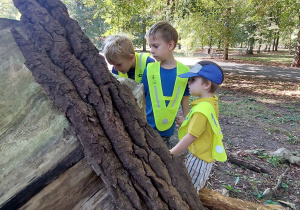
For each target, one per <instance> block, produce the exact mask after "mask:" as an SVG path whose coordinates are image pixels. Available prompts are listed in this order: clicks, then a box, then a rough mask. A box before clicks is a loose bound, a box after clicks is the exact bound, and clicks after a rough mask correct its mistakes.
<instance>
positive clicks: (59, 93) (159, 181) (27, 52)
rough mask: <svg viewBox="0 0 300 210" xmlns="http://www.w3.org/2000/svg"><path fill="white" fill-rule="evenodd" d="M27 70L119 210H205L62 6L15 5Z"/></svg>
mask: <svg viewBox="0 0 300 210" xmlns="http://www.w3.org/2000/svg"><path fill="white" fill-rule="evenodd" d="M13 1H14V4H15V6H16V7H17V8H18V9H19V11H20V12H21V14H22V17H21V22H22V26H23V31H24V33H25V34H26V36H27V38H26V37H25V36H23V35H21V34H23V33H20V32H19V31H18V30H16V29H13V30H12V34H13V36H14V38H15V40H16V42H17V44H18V46H19V48H20V50H21V51H22V53H23V56H24V57H25V60H26V63H25V64H26V66H27V67H28V69H30V70H31V71H32V74H33V76H34V78H35V80H36V81H37V82H38V83H39V84H40V85H41V86H42V87H43V89H44V91H45V93H46V94H47V96H48V97H49V99H50V100H52V101H53V103H54V104H55V106H56V107H57V108H58V109H59V110H60V111H61V112H62V113H64V114H65V116H66V118H67V119H68V120H69V122H70V124H71V125H72V126H73V127H74V128H75V132H76V134H77V136H78V138H79V140H80V143H81V144H82V146H83V148H84V153H85V156H86V158H87V160H88V162H89V164H90V165H91V167H92V168H93V170H94V171H95V172H96V173H97V175H99V176H101V178H102V179H103V181H104V183H105V185H106V187H107V188H108V189H109V191H110V193H111V195H112V196H113V198H114V201H115V203H116V205H117V206H118V208H119V209H203V206H202V204H201V202H200V200H199V198H198V196H197V193H196V190H195V189H194V188H193V185H192V183H191V181H190V177H189V175H188V174H187V171H186V169H185V166H184V164H183V163H182V162H181V161H180V160H179V159H178V158H173V156H171V155H170V153H169V151H168V148H167V147H166V146H165V144H164V143H163V141H162V139H161V138H160V136H159V135H158V133H157V132H156V131H155V130H153V129H152V128H151V126H150V125H148V123H147V122H146V120H145V119H144V118H143V117H142V114H141V111H140V110H139V107H138V106H137V104H136V102H135V99H134V97H133V95H132V94H131V91H130V90H129V89H128V88H127V87H126V86H124V85H121V84H120V83H119V82H118V81H117V80H116V79H115V78H114V77H113V76H112V75H111V74H110V72H109V71H108V68H107V64H106V62H105V59H104V57H102V56H101V55H100V54H99V52H98V50H97V49H96V47H95V46H94V45H93V44H92V43H91V41H90V40H89V39H88V38H87V37H86V36H85V35H84V33H83V32H82V30H81V29H80V26H79V25H78V23H77V22H76V21H74V20H73V19H71V18H70V17H69V15H68V12H67V8H66V7H65V6H64V5H63V4H62V3H61V2H60V1H59V0H13Z"/></svg>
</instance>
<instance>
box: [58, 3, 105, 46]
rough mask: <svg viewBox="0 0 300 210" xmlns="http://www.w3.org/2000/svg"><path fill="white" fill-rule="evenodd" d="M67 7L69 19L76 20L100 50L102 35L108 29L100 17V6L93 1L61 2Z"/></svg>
mask: <svg viewBox="0 0 300 210" xmlns="http://www.w3.org/2000/svg"><path fill="white" fill-rule="evenodd" d="M63 3H64V4H65V5H66V6H67V8H68V10H69V13H70V14H71V17H72V18H74V19H76V20H77V21H78V23H79V25H80V27H81V28H82V30H83V31H84V33H85V34H86V35H87V36H88V37H89V38H90V40H91V41H92V42H93V44H94V45H95V46H96V47H97V48H98V49H101V48H102V45H103V38H104V37H103V35H104V34H105V32H106V31H107V30H108V29H109V24H108V23H106V22H105V19H104V18H103V17H102V15H101V13H102V12H103V11H101V9H99V8H101V5H99V4H96V3H95V2H93V1H85V0H63Z"/></svg>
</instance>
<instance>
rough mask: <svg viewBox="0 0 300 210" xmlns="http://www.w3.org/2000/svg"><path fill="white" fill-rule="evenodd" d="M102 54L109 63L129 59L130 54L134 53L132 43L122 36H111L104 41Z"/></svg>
mask: <svg viewBox="0 0 300 210" xmlns="http://www.w3.org/2000/svg"><path fill="white" fill-rule="evenodd" d="M103 53H104V56H105V58H106V60H107V61H108V62H109V63H114V62H116V59H120V58H125V59H129V58H130V54H133V55H134V53H135V51H134V47H133V44H132V41H131V40H130V39H129V38H128V37H126V36H123V35H111V36H109V37H107V38H106V39H105V43H104V48H103Z"/></svg>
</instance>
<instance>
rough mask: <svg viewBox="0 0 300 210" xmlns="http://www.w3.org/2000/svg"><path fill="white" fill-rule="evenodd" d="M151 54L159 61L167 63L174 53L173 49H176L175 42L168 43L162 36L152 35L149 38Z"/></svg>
mask: <svg viewBox="0 0 300 210" xmlns="http://www.w3.org/2000/svg"><path fill="white" fill-rule="evenodd" d="M147 41H148V44H149V47H150V53H151V55H152V56H153V58H155V60H157V61H165V60H166V59H167V58H168V57H169V56H170V55H172V53H173V49H174V48H175V46H174V45H175V43H174V41H170V42H169V43H168V42H166V41H165V40H164V39H162V38H161V36H160V35H159V34H158V35H156V36H155V37H154V36H153V35H150V36H149V37H148V38H147Z"/></svg>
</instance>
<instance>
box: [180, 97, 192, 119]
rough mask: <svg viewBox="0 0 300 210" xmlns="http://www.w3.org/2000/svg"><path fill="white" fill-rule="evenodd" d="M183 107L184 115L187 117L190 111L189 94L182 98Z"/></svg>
mask: <svg viewBox="0 0 300 210" xmlns="http://www.w3.org/2000/svg"><path fill="white" fill-rule="evenodd" d="M181 107H182V112H183V117H184V118H185V117H186V116H187V114H188V113H189V111H190V102H189V96H183V97H182V99H181Z"/></svg>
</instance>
